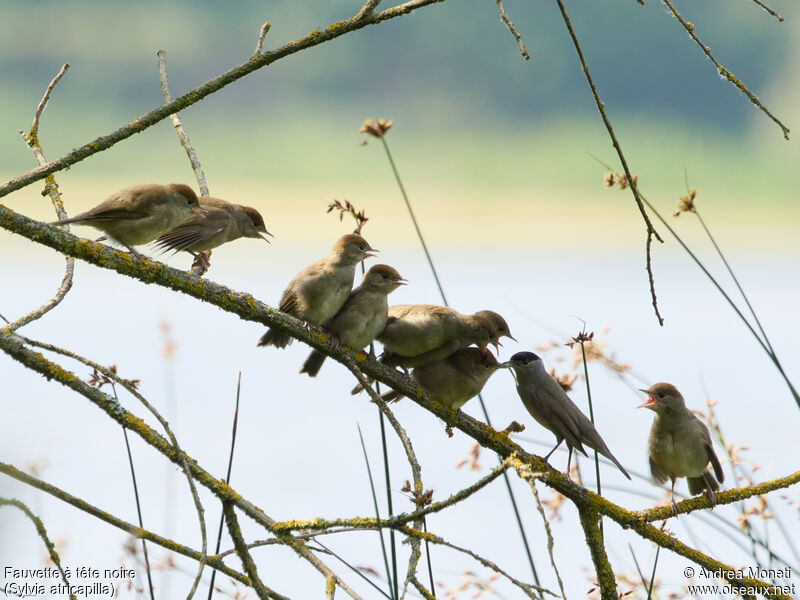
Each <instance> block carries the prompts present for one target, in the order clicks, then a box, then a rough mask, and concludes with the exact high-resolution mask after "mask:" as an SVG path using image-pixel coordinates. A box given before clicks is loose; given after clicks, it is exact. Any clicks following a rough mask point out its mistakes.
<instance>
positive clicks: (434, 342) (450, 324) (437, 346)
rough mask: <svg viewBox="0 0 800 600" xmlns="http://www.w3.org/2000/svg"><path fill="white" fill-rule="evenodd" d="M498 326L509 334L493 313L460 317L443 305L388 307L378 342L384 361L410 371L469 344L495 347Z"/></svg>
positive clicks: (502, 322)
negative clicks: (384, 326) (382, 349)
mask: <svg viewBox="0 0 800 600" xmlns="http://www.w3.org/2000/svg"><path fill="white" fill-rule="evenodd" d="M496 323H497V324H496ZM500 324H502V326H504V328H505V331H506V332H508V325H507V324H506V322H505V320H504V319H503V317H501V316H500V315H498V314H497V313H494V312H492V311H482V312H481V313H475V314H474V315H462V314H461V313H459V312H458V311H456V310H453V309H452V308H448V307H446V306H435V305H432V304H401V305H397V306H392V307H390V308H389V320H388V321H387V323H386V329H384V330H383V332H382V333H381V334H380V335H379V336H378V341H380V342H381V343H382V344H383V347H384V350H385V356H386V359H387V360H386V362H388V363H389V364H396V365H400V366H402V367H404V368H413V367H420V366H423V365H426V364H429V363H433V362H437V361H439V360H441V359H443V358H446V357H447V356H449V355H451V354H452V353H453V352H455V351H456V350H458V349H460V348H465V347H467V346H470V345H472V344H475V345H476V346H478V347H479V348H480V349H481V350H484V351H485V350H486V346H487V344H495V345H498V344H499V340H498V338H499V337H500V333H499V331H498V325H500ZM505 335H509V333H506V334H505Z"/></svg>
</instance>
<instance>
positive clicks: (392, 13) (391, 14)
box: [0, 0, 445, 198]
mask: <svg viewBox="0 0 800 600" xmlns="http://www.w3.org/2000/svg"><path fill="white" fill-rule="evenodd" d="M444 1H445V0H409V1H408V2H405V3H403V4H398V5H397V6H393V7H391V8H387V9H386V10H382V11H380V12H376V13H373V14H372V15H369V16H367V17H364V18H361V19H356V18H355V17H351V18H349V19H345V20H344V21H339V22H337V23H333V24H332V25H329V26H328V27H326V28H324V29H315V30H314V31H312V32H310V33H308V34H306V35H304V36H302V37H300V38H297V39H295V40H292V41H290V42H287V43H286V44H284V45H283V46H281V47H280V48H276V49H274V50H269V51H267V52H264V53H263V54H261V56H259V57H258V58H255V59H253V60H248V61H247V62H245V63H242V64H241V65H238V66H236V67H234V68H232V69H230V70H229V71H227V72H225V73H223V74H222V75H220V76H219V77H215V78H214V79H211V80H209V81H207V82H205V83H204V84H202V85H200V86H198V87H196V88H194V89H193V90H191V91H190V92H187V93H186V94H184V95H183V96H180V97H179V98H176V99H175V100H173V101H172V102H170V103H169V104H166V105H164V106H160V107H158V108H155V109H154V110H152V111H150V112H148V113H145V114H144V115H142V116H140V117H137V118H136V119H134V120H133V121H131V122H130V123H128V124H127V125H125V126H123V127H120V128H119V129H117V130H116V131H114V132H112V133H110V134H108V135H104V136H101V137H99V138H97V139H95V140H93V141H91V142H89V143H88V144H84V145H83V146H81V147H80V148H77V149H75V150H73V151H72V152H70V153H69V154H65V155H64V156H62V157H61V158H58V159H56V160H54V161H51V162H49V163H47V164H46V165H43V166H41V167H38V168H36V169H32V170H30V171H28V172H27V173H24V174H23V175H20V176H19V177H14V178H13V179H10V180H8V181H7V182H5V183H3V184H2V185H0V198H2V197H3V196H6V195H8V194H10V193H11V192H13V191H16V190H18V189H21V188H23V187H25V186H27V185H30V184H31V183H33V182H35V181H39V180H40V179H44V178H45V177H47V176H48V175H49V174H50V173H55V172H56V171H61V170H63V169H66V168H67V167H69V166H71V165H74V164H75V163H77V162H80V161H82V160H84V159H85V158H88V157H89V156H92V155H93V154H97V153H98V152H102V151H104V150H108V149H109V148H111V147H112V146H113V145H115V144H117V143H118V142H121V141H122V140H125V139H127V138H129V137H131V136H132V135H135V134H137V133H140V132H142V131H144V130H145V129H147V128H149V127H152V126H153V125H155V124H156V123H158V122H160V121H162V120H163V119H166V118H167V117H168V116H169V115H171V114H172V113H175V112H178V111H180V110H183V109H184V108H186V107H187V106H191V105H193V104H196V103H198V102H200V100H202V99H203V98H205V97H206V96H208V95H210V94H213V93H214V92H216V91H218V90H220V89H222V88H224V87H225V86H227V85H230V84H231V83H233V82H234V81H237V80H239V79H241V78H242V77H245V76H246V75H249V74H250V73H252V72H253V71H257V70H258V69H261V68H263V67H266V66H267V65H270V64H272V63H274V62H275V61H278V60H280V59H282V58H285V57H287V56H289V55H291V54H295V53H297V52H301V51H303V50H306V49H307V48H311V47H313V46H318V45H319V44H323V43H325V42H328V41H330V40H333V39H335V38H338V37H341V36H343V35H346V34H348V33H350V32H351V31H355V30H357V29H362V28H364V27H367V26H368V25H374V24H378V23H382V22H384V21H388V20H390V19H394V18H397V17H401V16H403V15H407V14H409V13H411V12H413V11H415V10H417V9H420V8H423V7H426V6H430V5H432V4H438V3H440V2H444Z"/></svg>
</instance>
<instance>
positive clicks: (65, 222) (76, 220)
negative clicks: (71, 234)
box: [48, 215, 87, 225]
mask: <svg viewBox="0 0 800 600" xmlns="http://www.w3.org/2000/svg"><path fill="white" fill-rule="evenodd" d="M86 220H87V219H86V217H84V216H82V215H78V216H76V217H70V218H69V219H64V220H63V221H50V222H49V223H48V225H69V224H70V223H80V222H81V221H86Z"/></svg>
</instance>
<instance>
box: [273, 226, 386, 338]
mask: <svg viewBox="0 0 800 600" xmlns="http://www.w3.org/2000/svg"><path fill="white" fill-rule="evenodd" d="M373 252H378V251H377V250H375V249H374V248H372V247H370V245H369V244H368V243H367V240H365V239H364V238H363V237H361V236H360V235H358V234H355V233H350V234H348V235H343V236H342V237H340V238H339V239H338V240H336V243H335V244H334V245H333V248H332V249H331V253H330V254H329V255H328V256H326V257H325V258H321V259H319V260H318V261H316V262H315V263H313V264H311V265H309V266H308V267H306V268H305V269H303V270H302V271H300V272H299V273H298V274H297V275H295V276H294V279H292V280H291V281H290V282H289V285H287V286H286V289H285V290H284V291H283V295H282V296H281V301H280V304H279V306H278V308H279V309H280V310H282V311H283V312H285V313H288V314H290V315H292V316H293V317H295V318H297V319H301V320H303V321H305V323H306V325H318V326H319V325H322V324H323V323H325V322H326V321H328V319H330V318H331V317H333V316H334V315H335V314H336V313H337V312H338V311H339V309H340V308H342V305H343V304H344V303H345V301H346V300H347V297H348V295H349V294H350V289H351V288H352V287H353V278H354V277H355V271H356V265H357V264H358V263H360V262H361V261H362V260H364V259H365V258H369V257H371V256H375V254H373ZM291 343H292V338H291V337H290V336H288V335H286V334H285V333H283V332H281V331H278V330H276V329H271V328H270V329H268V330H267V332H266V333H265V334H264V335H262V336H261V339H259V340H258V345H259V346H275V347H276V348H285V347H286V346H287V345H289V344H291Z"/></svg>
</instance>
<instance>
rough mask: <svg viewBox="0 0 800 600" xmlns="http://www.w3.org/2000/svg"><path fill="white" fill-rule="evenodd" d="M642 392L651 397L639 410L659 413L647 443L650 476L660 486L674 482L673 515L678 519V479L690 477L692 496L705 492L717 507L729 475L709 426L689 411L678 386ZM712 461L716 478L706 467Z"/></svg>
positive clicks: (672, 490)
mask: <svg viewBox="0 0 800 600" xmlns="http://www.w3.org/2000/svg"><path fill="white" fill-rule="evenodd" d="M640 391H642V392H644V393H645V394H647V402H645V403H644V404H642V405H641V406H640V407H639V408H649V409H650V410H652V411H653V412H655V413H656V417H655V419H653V427H652V428H651V429H650V439H649V440H648V443H647V454H648V455H649V457H650V474H651V476H652V479H653V481H654V482H656V483H664V482H665V481H666V480H667V478H669V479H670V480H672V489H671V491H670V494H671V500H672V512H673V513H674V514H675V515H676V516H677V514H678V505H677V504H676V503H675V479H677V478H678V477H686V482H687V483H688V484H689V493H690V494H692V495H693V496H694V495H696V494H699V493H701V492H703V491H705V492H706V495H707V496H708V499H709V500H710V501H711V506H715V505H716V503H717V499H716V497H715V496H714V492H715V491H716V490H718V489H719V484H720V483H722V482H723V481H724V480H725V473H723V471H722V465H721V464H720V462H719V458H717V455H716V453H715V452H714V446H713V445H712V443H711V435H710V434H709V433H708V427H706V425H705V423H703V422H702V421H701V420H700V419H698V418H697V416H695V415H694V414H693V413H692V412H691V411H690V410H689V409H688V408H686V404H685V402H684V400H683V396H681V393H680V392H679V391H678V390H677V389H676V388H675V386H674V385H671V384H669V383H657V384H655V385H653V386H651V387H650V388H648V389H646V390H640ZM709 462H710V463H711V466H712V467H713V468H714V474H715V475H716V476H717V478H716V479H714V475H712V474H711V472H710V471H709V470H708V469H707V468H706V467H707V466H708V463H709Z"/></svg>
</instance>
